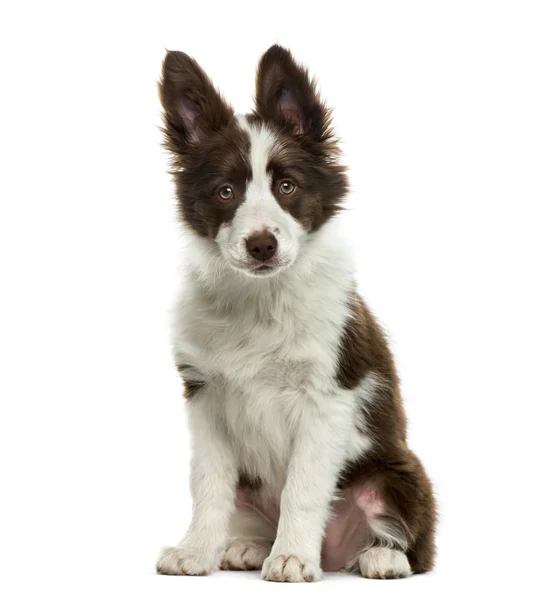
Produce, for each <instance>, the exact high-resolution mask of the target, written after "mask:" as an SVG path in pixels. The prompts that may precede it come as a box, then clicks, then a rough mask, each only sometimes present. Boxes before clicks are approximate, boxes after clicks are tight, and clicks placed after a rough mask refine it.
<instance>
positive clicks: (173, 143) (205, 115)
mask: <svg viewBox="0 0 548 600" xmlns="http://www.w3.org/2000/svg"><path fill="white" fill-rule="evenodd" d="M158 87H159V94H160V100H161V102H162V106H163V107H164V123H165V128H164V133H165V136H166V145H167V147H168V148H169V149H170V150H171V151H172V152H173V153H174V154H175V155H176V156H179V157H180V158H181V159H183V162H184V158H185V157H186V156H187V155H188V154H190V153H192V151H193V150H195V149H196V148H197V147H199V146H200V145H201V144H203V143H204V141H205V140H206V139H207V137H208V136H210V135H211V134H212V133H214V132H216V131H220V130H221V129H223V127H225V126H226V125H227V124H228V123H229V122H230V120H231V119H232V117H233V115H234V112H233V110H232V108H231V107H230V105H229V104H227V103H226V102H225V100H223V98H222V97H221V95H220V94H219V92H217V90H216V89H215V87H214V86H213V84H212V83H211V80H210V79H209V77H208V76H207V75H206V74H205V73H204V71H203V70H202V69H201V67H200V65H198V63H197V62H196V61H195V60H194V59H193V58H191V57H190V56H188V55H187V54H185V53H184V52H168V53H167V54H166V57H165V59H164V65H163V72H162V80H161V81H160V83H159V86H158Z"/></svg>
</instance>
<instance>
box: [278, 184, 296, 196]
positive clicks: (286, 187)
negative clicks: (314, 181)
mask: <svg viewBox="0 0 548 600" xmlns="http://www.w3.org/2000/svg"><path fill="white" fill-rule="evenodd" d="M294 191H295V184H294V183H293V182H292V181H282V183H280V194H283V195H284V196H289V194H292V193H293V192H294Z"/></svg>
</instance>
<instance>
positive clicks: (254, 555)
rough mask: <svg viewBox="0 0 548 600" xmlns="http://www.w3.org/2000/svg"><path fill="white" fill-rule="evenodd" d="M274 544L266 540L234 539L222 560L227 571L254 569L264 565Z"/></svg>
mask: <svg viewBox="0 0 548 600" xmlns="http://www.w3.org/2000/svg"><path fill="white" fill-rule="evenodd" d="M271 547H272V544H271V543H270V542H268V541H266V540H252V539H236V540H232V541H231V542H230V543H229V544H228V547H227V549H226V552H225V554H224V556H223V559H222V561H221V569H224V570H225V571H254V570H256V569H260V568H261V567H262V566H263V563H264V561H265V558H266V557H267V556H268V555H269V554H270V548H271Z"/></svg>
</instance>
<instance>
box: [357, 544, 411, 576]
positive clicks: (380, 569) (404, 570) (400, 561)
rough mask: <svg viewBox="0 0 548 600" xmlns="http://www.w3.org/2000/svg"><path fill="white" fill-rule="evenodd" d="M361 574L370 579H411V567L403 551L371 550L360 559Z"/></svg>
mask: <svg viewBox="0 0 548 600" xmlns="http://www.w3.org/2000/svg"><path fill="white" fill-rule="evenodd" d="M358 566H359V569H360V573H361V574H362V575H363V576H364V577H368V578H369V579H399V578H400V577H409V575H411V567H410V566H409V561H408V560H407V556H405V554H404V553H403V552H402V551H401V550H392V549H391V548H369V550H366V551H365V552H362V553H361V554H360V555H359V557H358Z"/></svg>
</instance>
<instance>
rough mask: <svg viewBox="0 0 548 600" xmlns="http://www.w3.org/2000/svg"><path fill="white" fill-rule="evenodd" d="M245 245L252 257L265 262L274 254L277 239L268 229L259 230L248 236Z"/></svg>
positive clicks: (276, 247)
mask: <svg viewBox="0 0 548 600" xmlns="http://www.w3.org/2000/svg"><path fill="white" fill-rule="evenodd" d="M245 245H246V247H247V251H248V252H249V254H251V256H252V257H253V258H256V259H257V260H260V261H261V262H265V261H267V260H269V259H271V258H272V257H273V256H274V254H276V250H277V249H278V240H277V239H276V238H275V237H274V236H273V235H272V234H271V233H268V231H261V232H260V233H254V234H253V235H252V236H250V237H248V238H247V240H246V242H245Z"/></svg>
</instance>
